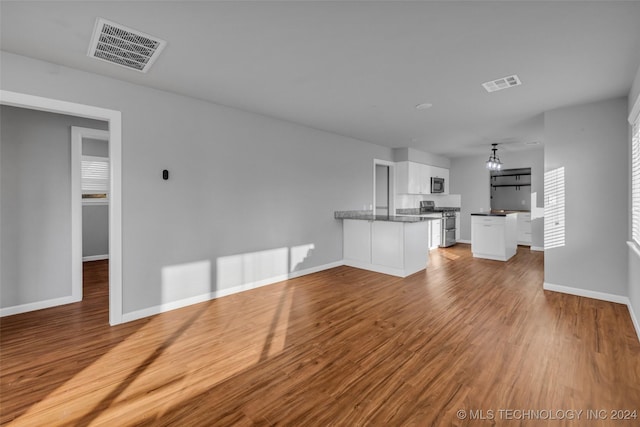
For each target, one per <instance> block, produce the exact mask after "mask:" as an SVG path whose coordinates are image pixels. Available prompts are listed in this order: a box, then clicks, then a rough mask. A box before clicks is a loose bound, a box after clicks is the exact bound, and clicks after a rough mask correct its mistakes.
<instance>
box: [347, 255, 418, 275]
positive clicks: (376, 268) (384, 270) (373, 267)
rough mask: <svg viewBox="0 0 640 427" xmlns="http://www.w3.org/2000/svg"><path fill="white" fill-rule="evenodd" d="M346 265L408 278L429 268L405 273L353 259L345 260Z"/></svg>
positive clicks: (400, 270) (399, 269) (397, 269)
mask: <svg viewBox="0 0 640 427" xmlns="http://www.w3.org/2000/svg"><path fill="white" fill-rule="evenodd" d="M344 265H347V266H349V267H353V268H360V269H362V270H368V271H375V272H376V273H382V274H388V275H389V276H395V277H407V276H410V275H412V274H414V273H417V272H418V271H421V270H424V269H425V268H427V265H426V264H425V265H424V267H422V268H420V269H418V270H416V271H405V270H403V269H401V268H393V267H386V266H384V265H378V264H371V263H369V262H363V261H357V260H352V259H346V260H344Z"/></svg>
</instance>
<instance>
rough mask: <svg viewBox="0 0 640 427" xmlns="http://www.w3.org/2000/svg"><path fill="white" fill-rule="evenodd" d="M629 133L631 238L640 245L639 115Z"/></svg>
mask: <svg viewBox="0 0 640 427" xmlns="http://www.w3.org/2000/svg"><path fill="white" fill-rule="evenodd" d="M631 135H632V137H631V138H632V139H631V238H632V239H633V241H634V242H636V244H637V245H638V246H640V116H638V117H636V120H635V123H633V131H632V134H631Z"/></svg>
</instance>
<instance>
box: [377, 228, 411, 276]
mask: <svg viewBox="0 0 640 427" xmlns="http://www.w3.org/2000/svg"><path fill="white" fill-rule="evenodd" d="M403 232H404V226H403V225H402V223H398V222H387V221H374V222H372V223H371V262H372V263H373V264H378V265H386V266H389V267H393V268H403V267H404V259H403V256H402V254H403V250H402V248H403V246H404V236H403Z"/></svg>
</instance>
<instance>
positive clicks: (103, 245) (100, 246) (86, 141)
mask: <svg viewBox="0 0 640 427" xmlns="http://www.w3.org/2000/svg"><path fill="white" fill-rule="evenodd" d="M71 199H72V204H73V210H72V214H71V223H72V227H73V228H72V232H71V234H72V256H73V278H72V286H73V295H74V296H76V299H77V300H82V296H83V295H82V290H83V271H84V266H83V263H84V262H85V261H97V260H105V259H108V258H109V132H108V131H104V130H99V129H92V128H86V127H79V126H72V127H71ZM78 206H79V208H78Z"/></svg>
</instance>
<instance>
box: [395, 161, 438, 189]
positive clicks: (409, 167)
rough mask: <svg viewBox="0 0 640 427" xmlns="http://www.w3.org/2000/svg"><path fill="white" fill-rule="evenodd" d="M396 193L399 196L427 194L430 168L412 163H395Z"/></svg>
mask: <svg viewBox="0 0 640 427" xmlns="http://www.w3.org/2000/svg"><path fill="white" fill-rule="evenodd" d="M396 192H397V193H399V194H429V193H430V192H431V166H427V165H423V164H421V163H414V162H398V163H396Z"/></svg>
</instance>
